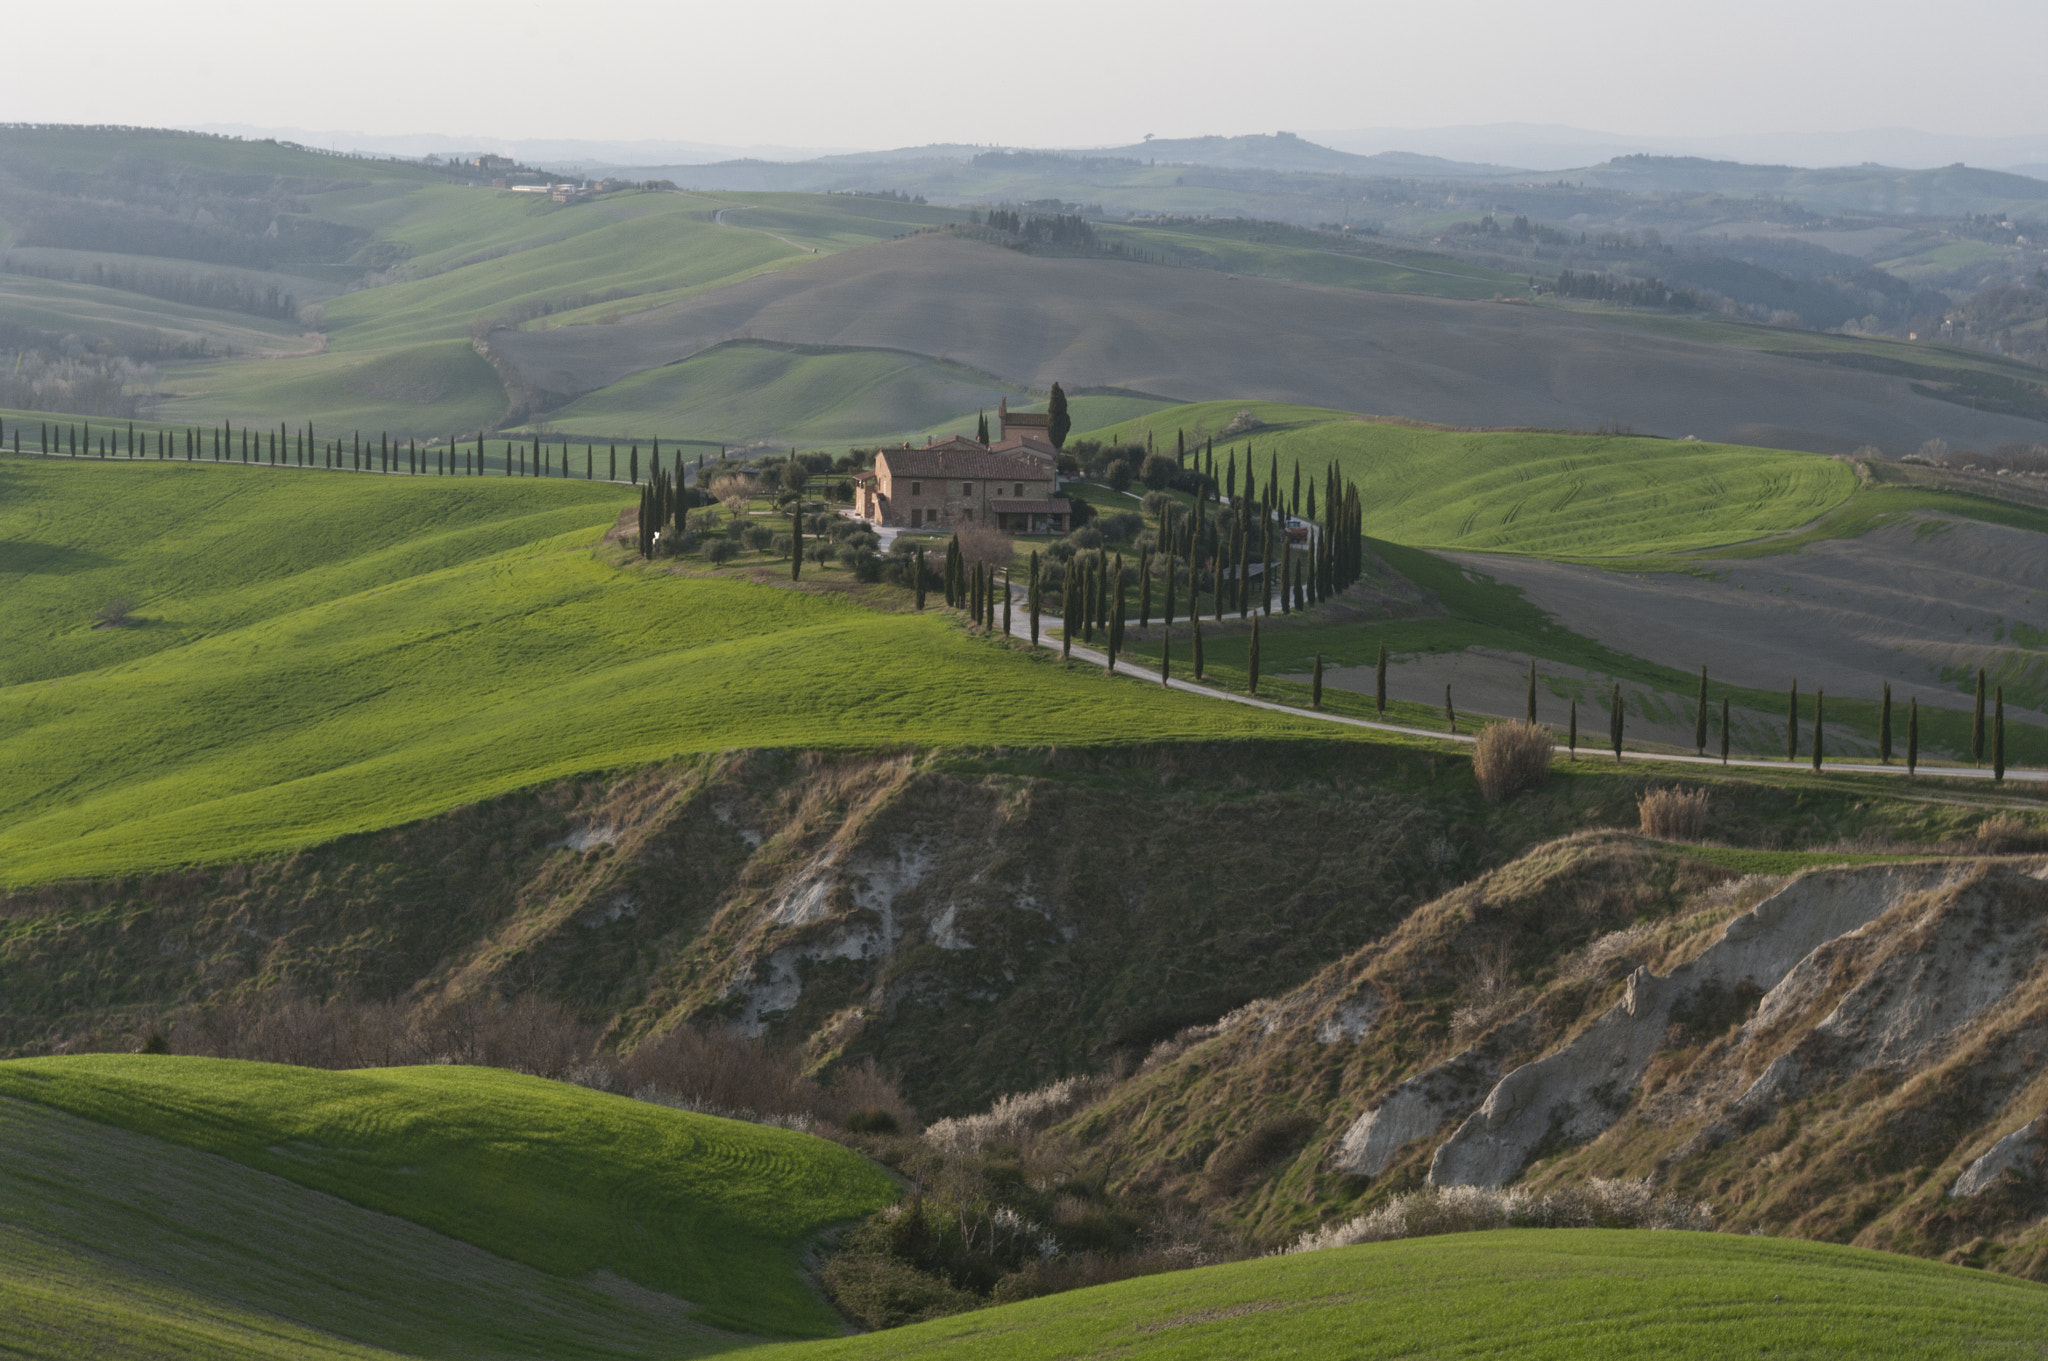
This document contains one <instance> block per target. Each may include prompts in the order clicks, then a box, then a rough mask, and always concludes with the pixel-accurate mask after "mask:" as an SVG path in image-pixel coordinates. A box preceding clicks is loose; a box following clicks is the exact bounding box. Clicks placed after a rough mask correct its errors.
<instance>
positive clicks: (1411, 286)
mask: <svg viewBox="0 0 2048 1361" xmlns="http://www.w3.org/2000/svg"><path fill="white" fill-rule="evenodd" d="M1219 225H1220V224H1219ZM1101 235H1102V236H1103V237H1104V238H1106V239H1108V240H1111V241H1123V242H1126V243H1128V244H1129V245H1130V246H1132V247H1135V248H1136V249H1138V250H1140V251H1144V252H1150V253H1153V254H1157V255H1159V256H1163V257H1164V258H1165V259H1167V260H1169V261H1180V260H1186V261H1188V262H1190V263H1194V262H1199V263H1201V264H1203V265H1205V266H1206V267H1208V268H1211V269H1222V270H1228V271H1229V272H1231V273H1233V274H1250V275H1256V276H1258V277H1261V278H1267V279H1292V280H1294V281H1296V282H1298V283H1307V284H1324V285H1327V286H1330V287H1333V288H1356V289H1361V290H1363V291H1365V292H1369V293H1421V294H1426V295H1428V296H1430V297H1437V298H1466V299H1481V298H1492V297H1494V296H1496V295H1499V294H1507V295H1509V296H1515V295H1518V294H1519V295H1526V294H1527V292H1528V283H1529V281H1528V279H1527V277H1526V276H1516V275H1509V274H1503V273H1500V272H1499V271H1498V270H1491V269H1486V268H1484V267H1482V266H1479V265H1472V264H1467V263H1465V262H1464V261H1461V260H1458V259H1456V258H1455V257H1453V256H1448V255H1424V254H1423V253H1422V252H1420V251H1404V250H1398V249H1395V248H1393V247H1391V246H1390V247H1389V248H1388V249H1387V250H1386V251H1385V252H1384V257H1385V258H1381V259H1374V258H1372V257H1369V256H1365V255H1358V254H1352V253H1349V252H1345V251H1337V250H1316V249H1314V248H1313V247H1304V246H1297V245H1280V244H1275V243H1271V242H1264V241H1245V240H1235V239H1232V238H1231V237H1230V236H1226V235H1223V234H1221V231H1220V230H1219V231H1209V232H1196V231H1189V230H1186V229H1178V230H1177V229H1175V228H1173V227H1170V226H1169V227H1145V226H1122V225H1118V226H1113V227H1106V228H1103V229H1101Z"/></svg>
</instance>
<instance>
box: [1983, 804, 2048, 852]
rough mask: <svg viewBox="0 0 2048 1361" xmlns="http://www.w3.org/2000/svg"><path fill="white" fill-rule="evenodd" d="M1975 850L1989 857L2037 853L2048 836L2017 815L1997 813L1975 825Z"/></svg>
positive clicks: (2045, 842)
mask: <svg viewBox="0 0 2048 1361" xmlns="http://www.w3.org/2000/svg"><path fill="white" fill-rule="evenodd" d="M1976 839H1977V849H1978V850H1980V851H1983V852H1986V853H1988V854H1991V855H1999V854H2012V853H2014V852H2020V851H2038V850H2041V849H2042V848H2043V847H2044V846H2048V834H2044V833H2043V832H2042V831H2041V829H2040V828H2038V827H2036V826H2035V825H2034V824H2033V823H2031V822H2029V821H2027V820H2026V819H2025V818H2023V817H2021V816H2019V815H2018V814H2017V813H1998V814H1995V815H1993V816H1991V817H1988V818H1986V819H1984V820H1983V821H1982V822H1980V823H1978V824H1977V838H1976Z"/></svg>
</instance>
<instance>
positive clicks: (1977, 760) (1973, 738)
mask: <svg viewBox="0 0 2048 1361" xmlns="http://www.w3.org/2000/svg"><path fill="white" fill-rule="evenodd" d="M1970 764H1972V765H1978V766H1981V765H1983V764H1984V668H1983V667H1981V666H1980V667H1978V668H1977V707H1976V711H1975V713H1974V715H1973V716H1972V718H1971V719H1970Z"/></svg>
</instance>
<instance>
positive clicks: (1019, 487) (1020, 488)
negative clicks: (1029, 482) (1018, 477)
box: [1016, 482, 1024, 497]
mask: <svg viewBox="0 0 2048 1361" xmlns="http://www.w3.org/2000/svg"><path fill="white" fill-rule="evenodd" d="M1016 494H1017V495H1018V496H1020V497H1021V496H1022V495H1024V484H1023V483H1022V482H1019V483H1018V484H1017V492H1016Z"/></svg>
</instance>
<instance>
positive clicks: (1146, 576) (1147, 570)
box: [1138, 548, 1152, 629]
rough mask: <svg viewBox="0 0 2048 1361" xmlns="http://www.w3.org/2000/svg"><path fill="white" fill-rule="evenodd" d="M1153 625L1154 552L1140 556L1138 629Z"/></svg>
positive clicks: (1150, 551) (1148, 550)
mask: <svg viewBox="0 0 2048 1361" xmlns="http://www.w3.org/2000/svg"><path fill="white" fill-rule="evenodd" d="M1151 624H1152V550H1151V549H1149V548H1148V549H1146V550H1145V551H1144V552H1142V553H1140V554H1139V555H1138V627H1139V628H1141V629H1142V628H1149V627H1150V626H1151Z"/></svg>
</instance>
